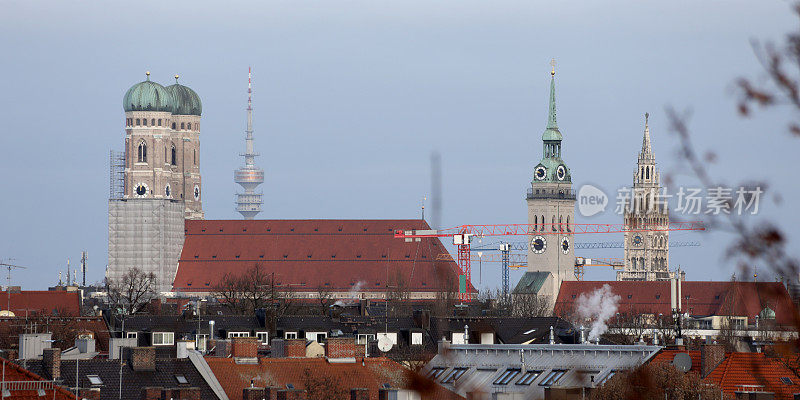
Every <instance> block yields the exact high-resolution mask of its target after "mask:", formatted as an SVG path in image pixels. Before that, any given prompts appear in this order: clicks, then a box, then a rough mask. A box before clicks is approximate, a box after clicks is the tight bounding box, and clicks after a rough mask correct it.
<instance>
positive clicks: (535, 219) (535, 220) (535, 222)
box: [533, 215, 539, 230]
mask: <svg viewBox="0 0 800 400" xmlns="http://www.w3.org/2000/svg"><path fill="white" fill-rule="evenodd" d="M537 229H539V216H538V215H534V216H533V230H537Z"/></svg>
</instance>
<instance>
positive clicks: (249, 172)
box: [233, 67, 264, 219]
mask: <svg viewBox="0 0 800 400" xmlns="http://www.w3.org/2000/svg"><path fill="white" fill-rule="evenodd" d="M245 133H246V136H245V152H244V153H243V154H240V156H243V157H244V166H243V167H241V168H239V169H237V170H236V171H234V173H233V180H234V182H236V183H238V184H239V185H242V188H244V193H237V194H236V211H238V212H239V214H242V217H244V219H253V218H255V216H256V215H257V214H258V213H260V212H261V204H263V200H262V199H261V193H256V192H255V190H256V187H258V185H260V184H262V183H264V170H263V169H261V168H258V167H257V166H256V162H255V159H256V156H258V153H256V152H255V149H254V147H253V80H252V70H251V68H250V67H247V129H246V130H245Z"/></svg>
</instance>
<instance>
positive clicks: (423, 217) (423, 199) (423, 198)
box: [422, 196, 428, 221]
mask: <svg viewBox="0 0 800 400" xmlns="http://www.w3.org/2000/svg"><path fill="white" fill-rule="evenodd" d="M427 199H428V198H427V197H426V196H422V220H423V221H424V220H425V200H427Z"/></svg>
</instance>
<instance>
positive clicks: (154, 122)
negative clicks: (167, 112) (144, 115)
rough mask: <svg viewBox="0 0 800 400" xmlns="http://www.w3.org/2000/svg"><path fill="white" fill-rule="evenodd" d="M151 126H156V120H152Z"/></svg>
mask: <svg viewBox="0 0 800 400" xmlns="http://www.w3.org/2000/svg"><path fill="white" fill-rule="evenodd" d="M150 126H156V119H155V118H153V119H151V120H150Z"/></svg>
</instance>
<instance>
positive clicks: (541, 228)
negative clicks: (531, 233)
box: [539, 214, 544, 232]
mask: <svg viewBox="0 0 800 400" xmlns="http://www.w3.org/2000/svg"><path fill="white" fill-rule="evenodd" d="M539 221H542V224H541V225H539V230H540V231H542V232H544V214H542V218H541V219H540V220H539Z"/></svg>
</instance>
